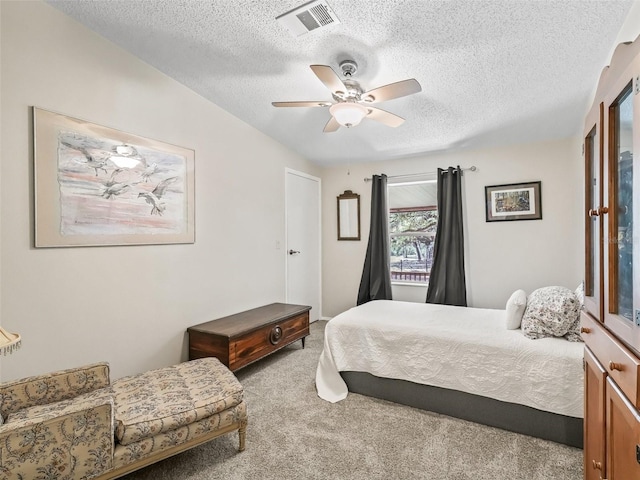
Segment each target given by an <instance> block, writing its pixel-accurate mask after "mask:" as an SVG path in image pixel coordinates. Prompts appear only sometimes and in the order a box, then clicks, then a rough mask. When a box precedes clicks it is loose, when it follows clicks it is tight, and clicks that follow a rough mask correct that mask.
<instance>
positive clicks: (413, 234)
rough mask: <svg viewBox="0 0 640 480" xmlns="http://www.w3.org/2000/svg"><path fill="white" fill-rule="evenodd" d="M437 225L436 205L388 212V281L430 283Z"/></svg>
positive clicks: (396, 209)
mask: <svg viewBox="0 0 640 480" xmlns="http://www.w3.org/2000/svg"><path fill="white" fill-rule="evenodd" d="M437 225H438V211H437V210H436V207H435V206H431V207H411V208H391V209H390V210H389V235H390V237H391V242H390V250H391V280H395V281H401V282H415V283H426V282H428V281H429V274H430V273H431V265H432V264H433V241H434V239H435V235H436V228H437Z"/></svg>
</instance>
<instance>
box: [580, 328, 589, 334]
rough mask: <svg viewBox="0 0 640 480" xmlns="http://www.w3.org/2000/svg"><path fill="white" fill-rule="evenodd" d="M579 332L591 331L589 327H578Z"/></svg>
mask: <svg viewBox="0 0 640 480" xmlns="http://www.w3.org/2000/svg"><path fill="white" fill-rule="evenodd" d="M580 333H591V329H590V328H589V327H580Z"/></svg>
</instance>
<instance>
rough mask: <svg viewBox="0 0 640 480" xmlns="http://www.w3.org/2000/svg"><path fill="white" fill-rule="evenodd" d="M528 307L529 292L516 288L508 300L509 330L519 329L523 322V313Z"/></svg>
mask: <svg viewBox="0 0 640 480" xmlns="http://www.w3.org/2000/svg"><path fill="white" fill-rule="evenodd" d="M526 307H527V292H525V291H524V290H516V291H515V292H513V293H512V294H511V296H510V297H509V300H507V306H506V307H505V308H506V310H507V330H517V329H518V328H520V322H522V315H523V314H524V310H525V308H526Z"/></svg>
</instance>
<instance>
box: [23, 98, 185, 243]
mask: <svg viewBox="0 0 640 480" xmlns="http://www.w3.org/2000/svg"><path fill="white" fill-rule="evenodd" d="M33 122H34V135H33V137H34V181H35V186H34V191H35V246H36V247H76V246H100V245H148V244H164V243H194V241H195V228H194V222H195V219H194V203H195V195H194V157H195V154H194V151H193V150H190V149H187V148H183V147H178V146H175V145H171V144H168V143H164V142H160V141H158V140H151V139H148V138H144V137H140V136H137V135H134V134H129V133H125V132H122V131H119V130H115V129H112V128H109V127H104V126H100V125H96V124H94V123H90V122H87V121H84V120H79V119H77V118H72V117H69V116H66V115H61V114H58V113H54V112H50V111H47V110H43V109H40V108H37V107H34V108H33Z"/></svg>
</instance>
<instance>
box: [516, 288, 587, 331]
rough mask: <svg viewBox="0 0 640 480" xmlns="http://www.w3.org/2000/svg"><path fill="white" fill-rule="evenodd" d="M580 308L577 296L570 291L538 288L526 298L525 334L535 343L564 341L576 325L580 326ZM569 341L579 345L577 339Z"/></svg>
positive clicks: (523, 327)
mask: <svg viewBox="0 0 640 480" xmlns="http://www.w3.org/2000/svg"><path fill="white" fill-rule="evenodd" d="M580 307H581V305H580V301H579V300H578V298H577V297H576V294H575V293H574V292H572V291H571V290H569V289H568V288H565V287H557V286H555V287H543V288H539V289H537V290H535V291H533V292H532V293H531V295H529V297H528V298H527V308H526V309H525V311H524V315H523V316H522V325H521V328H522V333H524V335H525V337H528V338H532V339H536V338H544V337H564V336H565V335H567V334H568V333H573V331H574V330H575V329H576V325H577V324H576V322H579V315H580ZM566 338H567V340H570V341H577V340H576V339H575V338H574V335H569V336H567V337H566ZM578 338H579V335H578Z"/></svg>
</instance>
